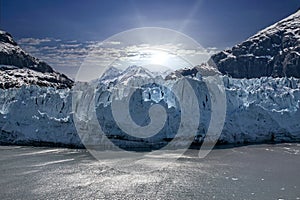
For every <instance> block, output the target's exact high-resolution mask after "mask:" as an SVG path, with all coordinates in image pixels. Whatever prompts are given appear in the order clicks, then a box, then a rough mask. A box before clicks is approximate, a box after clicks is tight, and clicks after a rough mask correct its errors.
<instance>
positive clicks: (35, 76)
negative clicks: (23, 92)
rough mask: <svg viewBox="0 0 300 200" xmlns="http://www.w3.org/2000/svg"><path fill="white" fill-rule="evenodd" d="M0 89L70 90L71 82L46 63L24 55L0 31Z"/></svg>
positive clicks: (23, 52) (6, 35) (4, 32)
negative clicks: (30, 86)
mask: <svg viewBox="0 0 300 200" xmlns="http://www.w3.org/2000/svg"><path fill="white" fill-rule="evenodd" d="M0 66H1V67H0V88H2V89H7V88H11V87H21V86H22V85H24V84H34V85H39V86H50V87H57V88H71V87H72V85H73V81H72V80H71V79H69V78H68V77H67V76H66V75H64V74H61V73H59V72H56V71H55V70H54V69H53V68H52V67H51V66H50V65H48V64H47V63H46V62H44V61H41V60H39V59H38V58H35V57H33V56H31V55H29V54H28V53H26V52H25V51H24V50H23V49H22V48H21V47H19V46H18V44H17V43H16V42H15V41H14V39H13V37H12V35H11V34H9V33H8V32H6V31H2V30H0Z"/></svg>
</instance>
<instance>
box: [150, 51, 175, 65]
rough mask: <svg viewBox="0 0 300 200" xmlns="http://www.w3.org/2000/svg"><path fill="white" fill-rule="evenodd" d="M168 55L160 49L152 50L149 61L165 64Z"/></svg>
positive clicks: (154, 63)
mask: <svg viewBox="0 0 300 200" xmlns="http://www.w3.org/2000/svg"><path fill="white" fill-rule="evenodd" d="M169 58H170V55H169V54H167V53H166V52H162V51H154V52H153V53H152V54H151V58H150V63H151V64H153V65H166V64H167V62H168V60H169Z"/></svg>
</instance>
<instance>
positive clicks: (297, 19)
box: [210, 10, 300, 78]
mask: <svg viewBox="0 0 300 200" xmlns="http://www.w3.org/2000/svg"><path fill="white" fill-rule="evenodd" d="M212 61H213V62H212ZM210 64H211V65H215V66H216V67H217V68H218V69H219V71H220V72H221V73H223V74H227V75H229V76H231V77H234V78H259V77H262V76H272V77H285V76H287V77H297V78H300V10H298V11H297V12H296V13H294V14H293V15H291V16H289V17H287V18H285V19H283V20H281V21H279V22H277V23H275V24H274V25H272V26H270V27H267V28H265V29H264V30H262V31H260V32H258V33H257V34H255V35H254V36H252V37H250V38H249V39H247V40H246V41H244V42H242V43H240V44H238V45H235V46H234V47H232V48H231V49H228V50H224V51H221V52H220V53H217V54H215V55H213V56H211V59H210Z"/></svg>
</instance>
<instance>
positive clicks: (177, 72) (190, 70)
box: [165, 63, 221, 80]
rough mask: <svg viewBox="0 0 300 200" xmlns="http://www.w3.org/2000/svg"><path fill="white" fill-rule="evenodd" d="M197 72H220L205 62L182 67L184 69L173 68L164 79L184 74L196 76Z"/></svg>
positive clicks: (209, 73) (207, 73) (210, 74)
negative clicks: (190, 66) (191, 66)
mask: <svg viewBox="0 0 300 200" xmlns="http://www.w3.org/2000/svg"><path fill="white" fill-rule="evenodd" d="M198 72H199V73H198ZM197 74H198V75H201V76H213V75H217V74H221V73H220V72H219V71H218V70H217V69H216V68H213V67H211V66H209V65H208V64H207V63H205V64H201V65H197V66H195V67H193V68H184V69H179V70H175V71H173V72H171V73H169V74H168V75H167V76H166V78H165V79H166V80H169V79H177V78H181V77H184V76H185V77H196V75H197Z"/></svg>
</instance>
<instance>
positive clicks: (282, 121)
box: [0, 69, 300, 147]
mask: <svg viewBox="0 0 300 200" xmlns="http://www.w3.org/2000/svg"><path fill="white" fill-rule="evenodd" d="M125 71H126V70H125ZM129 71H131V70H129ZM131 72H132V71H131ZM140 72H141V71H140V69H139V70H136V71H135V73H136V74H137V75H138V74H139V73H140ZM121 74H122V73H120V75H119V76H116V77H114V78H111V80H113V79H115V80H118V81H119V80H123V79H122V78H121V77H123V76H122V75H121ZM147 78H149V77H148V75H145V74H144V75H143V77H142V78H141V79H147ZM222 78H223V81H224V85H225V88H226V97H227V102H226V103H227V113H226V121H225V126H224V128H223V131H222V134H221V137H220V138H219V142H220V143H256V142H282V141H286V142H290V141H293V142H294V141H300V124H299V119H300V108H299V106H300V80H299V79H296V78H271V77H269V78H266V77H263V78H258V79H234V78H229V77H227V76H223V77H222ZM106 80H108V79H106ZM162 81H164V82H163V83H165V84H168V85H172V84H174V83H175V82H176V80H175V79H170V80H167V81H166V80H163V79H162ZM121 83H122V84H124V85H125V86H127V87H131V86H132V84H133V83H134V82H133V81H123V82H121ZM190 83H191V85H192V86H193V88H194V90H195V93H196V94H197V98H198V102H197V103H196V104H195V105H194V106H199V109H200V111H201V115H200V116H201V117H200V119H199V124H200V125H199V128H198V133H197V135H195V136H196V137H195V142H199V141H201V140H203V138H204V137H205V134H206V130H207V126H208V124H209V121H210V112H211V101H212V100H211V99H210V98H209V95H208V92H207V87H206V85H205V83H204V81H203V80H201V76H200V75H196V76H195V77H193V78H190ZM114 84H116V82H114V83H112V82H110V81H108V82H101V84H100V85H99V87H98V88H97V90H96V94H95V101H96V102H95V105H96V112H97V116H98V120H99V123H100V124H101V127H102V128H103V130H104V131H106V132H107V136H108V137H109V138H111V139H112V140H114V141H115V142H116V141H117V142H116V143H118V144H121V145H123V146H124V147H126V146H131V147H133V146H138V147H147V145H148V146H149V145H150V146H152V147H153V143H155V144H158V145H163V144H164V143H167V142H168V141H170V140H171V139H172V137H174V134H175V133H176V130H177V128H178V122H179V121H180V107H178V104H177V103H176V101H174V99H173V97H172V94H171V93H170V92H169V91H168V90H167V89H166V88H164V87H161V86H159V85H150V86H146V87H140V88H136V89H137V93H135V95H134V97H133V98H132V104H133V107H132V108H131V112H133V113H134V115H132V116H133V120H134V121H135V122H136V123H137V124H138V125H145V123H146V124H147V122H148V121H149V116H148V115H146V114H145V113H147V112H148V109H149V107H150V106H151V105H153V104H156V103H159V104H160V105H162V106H163V107H165V109H166V110H167V113H168V116H169V118H168V119H167V122H166V124H165V127H164V128H163V129H162V131H161V132H160V133H159V134H157V135H156V136H155V137H154V138H151V141H148V140H147V139H136V138H132V137H130V136H128V135H125V134H124V133H123V132H122V131H121V130H120V128H119V127H118V126H117V125H116V122H115V121H114V118H113V117H112V114H111V107H110V106H111V92H110V91H111V89H112V88H113V86H114ZM87 91H88V90H83V93H82V96H81V97H82V101H80V102H79V101H75V104H76V103H78V104H81V105H83V106H87V107H88V105H90V103H91V102H90V100H89V98H86V97H87V96H86V94H85V93H86V92H87ZM119 95H120V96H119V97H120V98H122V96H123V97H126V95H127V93H126V92H124V91H123V90H122V91H119ZM71 96H72V92H71V90H69V89H54V88H51V87H38V86H22V87H20V88H10V89H5V90H3V89H0V127H1V131H0V142H2V143H10V144H32V143H35V144H43V143H51V144H63V145H72V146H82V144H81V141H80V139H79V137H78V135H77V132H76V129H75V125H74V121H73V113H72V109H71V106H72V102H71ZM83 114H87V113H83ZM80 120H83V121H84V120H88V118H85V117H82V118H80ZM95 128H97V127H95ZM132 145H133V146H132Z"/></svg>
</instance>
